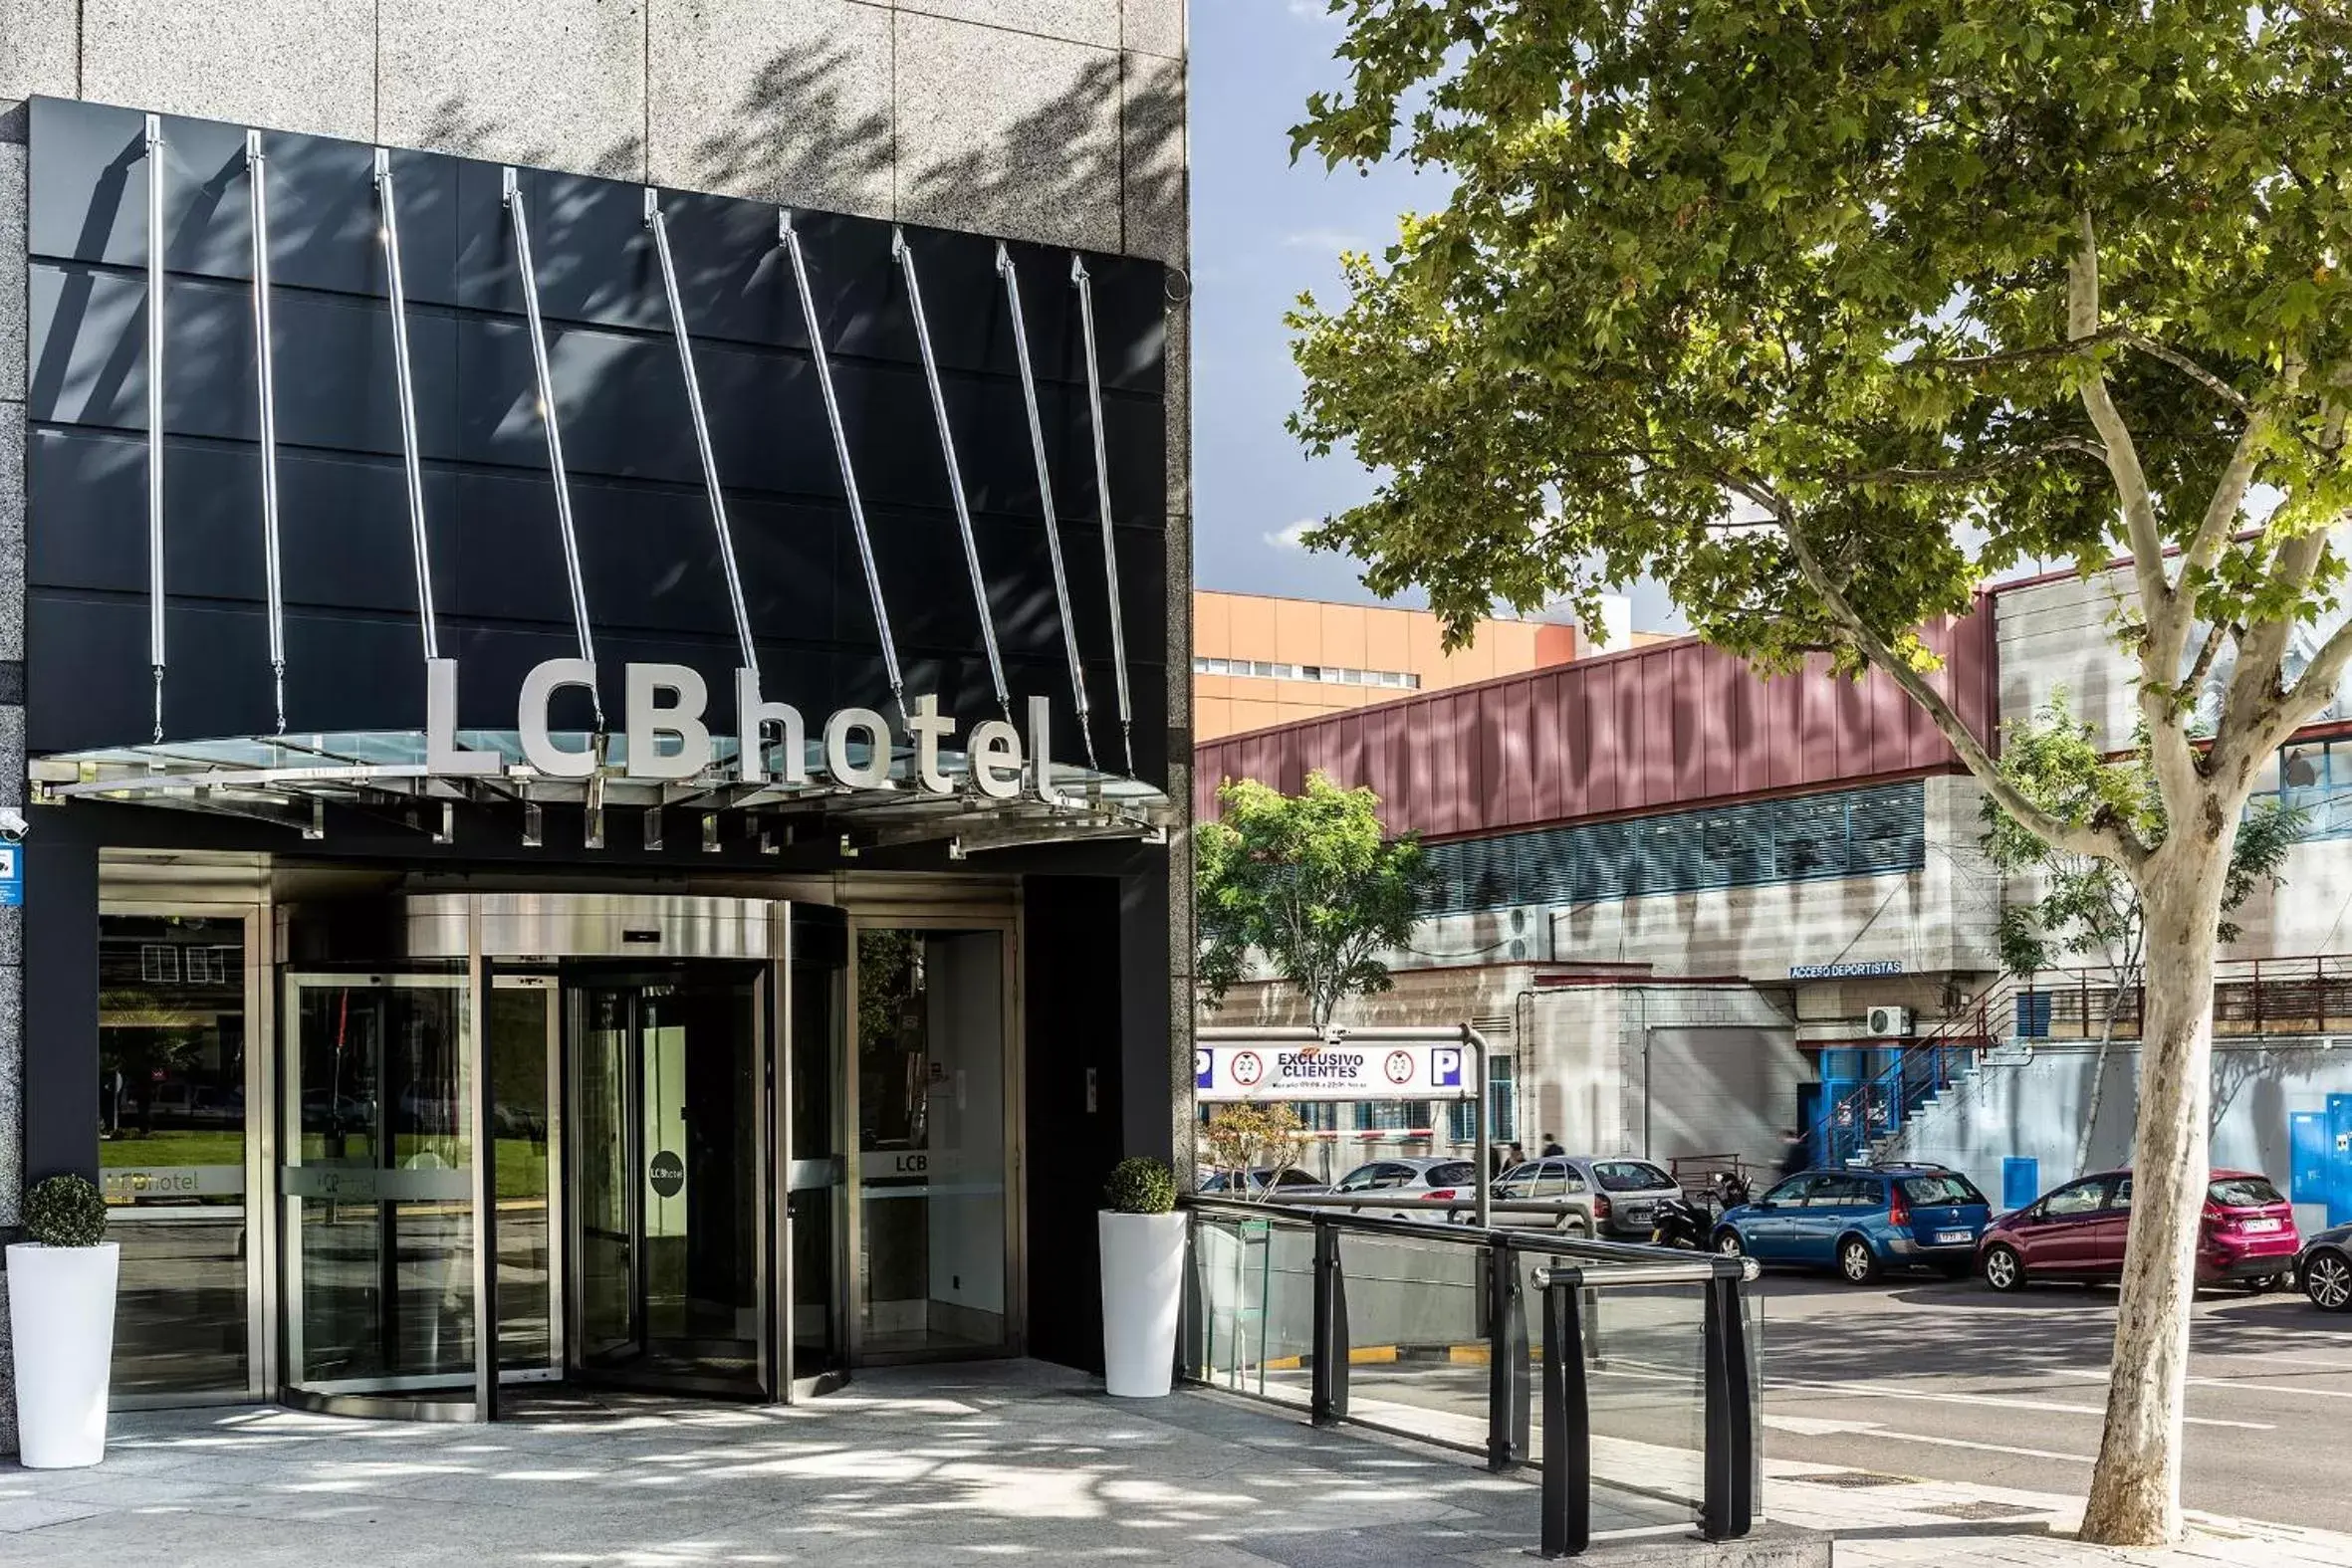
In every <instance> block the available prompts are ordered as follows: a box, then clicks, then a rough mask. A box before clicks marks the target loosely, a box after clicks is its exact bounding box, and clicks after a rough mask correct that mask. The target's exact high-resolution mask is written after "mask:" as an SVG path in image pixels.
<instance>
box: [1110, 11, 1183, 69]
mask: <svg viewBox="0 0 2352 1568" xmlns="http://www.w3.org/2000/svg"><path fill="white" fill-rule="evenodd" d="M1119 47H1121V48H1122V49H1135V50H1140V51H1142V52H1143V53H1144V54H1147V55H1166V56H1168V57H1170V58H1171V59H1178V60H1181V59H1182V58H1184V0H1119Z"/></svg>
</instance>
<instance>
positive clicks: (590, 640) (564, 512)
mask: <svg viewBox="0 0 2352 1568" xmlns="http://www.w3.org/2000/svg"><path fill="white" fill-rule="evenodd" d="M500 180H501V191H500V193H501V196H502V197H503V199H504V200H505V202H506V210H507V215H508V216H509V217H511V218H512V219H513V220H514V225H515V269H516V271H518V272H520V273H521V274H522V275H523V315H524V318H525V319H526V320H527V321H528V322H529V324H530V327H531V371H532V374H533V375H534V376H535V377H536V378H537V380H538V384H539V423H540V428H541V429H543V430H545V431H546V432H547V465H548V473H549V475H550V477H551V478H553V479H554V481H555V486H556V531H557V533H558V534H560V535H561V536H562V539H563V545H564V578H565V583H566V585H567V586H568V587H570V588H571V590H572V624H573V626H574V627H575V628H576V629H577V630H578V631H579V633H580V656H581V658H583V659H584V660H586V661H587V662H588V668H589V669H590V670H593V669H594V668H595V667H596V639H595V634H594V632H593V631H592V630H591V629H590V628H589V626H588V587H587V584H586V582H585V581H584V579H583V577H582V574H581V569H580V533H579V531H578V530H577V529H576V528H575V527H574V526H573V522H572V476H571V473H570V471H569V470H567V469H566V468H565V466H564V427H563V424H562V422H561V421H560V420H559V419H558V418H557V416H556V377H555V373H554V372H553V371H552V370H551V369H549V367H548V357H547V324H546V323H545V322H544V321H542V320H541V318H540V314H539V269H538V268H537V267H535V266H534V265H533V264H532V261H531V219H530V214H529V212H528V211H527V210H526V207H527V204H526V203H525V202H524V200H523V191H522V188H521V184H520V182H519V181H518V179H517V178H516V175H515V171H514V169H513V168H512V167H511V166H510V167H508V168H506V169H504V170H502V171H501V175H500ZM588 704H589V706H590V708H591V709H592V710H593V711H594V713H595V717H596V730H597V732H598V733H599V734H601V733H602V731H603V729H604V699H603V697H602V695H601V694H599V693H598V692H597V690H596V688H595V686H594V685H593V684H592V683H591V684H590V685H589V687H588Z"/></svg>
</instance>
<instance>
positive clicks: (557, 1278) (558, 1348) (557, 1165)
mask: <svg viewBox="0 0 2352 1568" xmlns="http://www.w3.org/2000/svg"><path fill="white" fill-rule="evenodd" d="M490 989H491V990H492V991H493V992H499V991H537V992H544V993H545V994H546V995H547V999H548V1006H547V1047H546V1048H547V1066H546V1072H547V1248H548V1255H547V1271H548V1361H547V1365H546V1366H544V1367H539V1366H532V1367H509V1366H506V1365H504V1363H503V1362H500V1363H499V1366H498V1381H499V1382H500V1384H501V1385H507V1384H515V1383H556V1382H561V1381H562V1380H563V1377H564V1368H565V1364H566V1363H565V1347H566V1346H567V1344H568V1343H569V1336H568V1335H567V1332H566V1330H567V1328H568V1326H569V1323H568V1319H569V1303H570V1300H571V1292H570V1291H569V1290H568V1289H567V1288H566V1285H567V1282H568V1279H569V1275H568V1273H567V1271H566V1270H567V1268H568V1266H569V1263H570V1254H571V1250H572V1249H571V1246H570V1244H569V1243H570V1228H569V1224H568V1220H569V1216H570V1213H571V1206H570V1205H569V1204H567V1203H566V1202H565V1187H566V1182H565V1165H564V1145H565V1137H564V988H563V987H562V985H560V984H559V983H558V981H557V979H556V977H555V976H554V975H549V974H511V973H510V974H498V973H495V972H493V973H492V974H491V976H490ZM482 1010H483V1025H482V1041H483V1045H484V1046H485V1051H484V1054H485V1056H487V1054H488V1051H487V1046H488V1044H489V1041H490V1025H489V1008H487V1007H485V1008H483V1009H482ZM483 1073H484V1076H485V1078H487V1076H488V1073H489V1063H488V1062H487V1061H485V1062H484V1063H483ZM484 1092H485V1093H486V1094H494V1091H492V1090H491V1089H489V1088H487V1087H486V1088H485V1091H484ZM492 1186H493V1193H492V1196H493V1200H494V1201H495V1198H496V1169H495V1167H493V1171H492ZM492 1266H493V1267H496V1266H497V1265H496V1264H495V1263H493V1264H492ZM501 1326H503V1325H493V1332H492V1333H491V1334H490V1335H489V1336H488V1337H489V1339H490V1342H491V1346H492V1352H491V1353H492V1356H493V1358H494V1359H496V1358H497V1357H498V1355H499V1352H498V1350H497V1344H498V1337H499V1336H498V1333H497V1331H496V1330H497V1329H498V1328H499V1327H501Z"/></svg>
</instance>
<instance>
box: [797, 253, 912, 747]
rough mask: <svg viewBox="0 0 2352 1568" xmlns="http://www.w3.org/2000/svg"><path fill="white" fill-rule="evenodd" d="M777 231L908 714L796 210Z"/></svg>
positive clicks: (891, 668) (894, 678)
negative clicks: (789, 262) (790, 267)
mask: <svg viewBox="0 0 2352 1568" xmlns="http://www.w3.org/2000/svg"><path fill="white" fill-rule="evenodd" d="M776 236H777V238H778V239H779V240H781V241H782V242H783V243H784V250H785V254H786V255H787V256H788V257H790V258H791V260H792V264H793V287H794V288H795V290H796V291H798V293H799V294H800V296H801V320H802V321H803V322H805V323H806V324H808V328H809V353H810V356H811V357H812V358H813V359H815V360H816V361H817V389H818V390H819V391H820V392H821V393H823V396H824V422H825V424H826V425H827V426H828V427H829V428H830V429H831V431H832V437H833V458H834V460H835V461H837V462H838V463H839V464H840V466H841V493H842V495H843V497H844V498H846V500H847V501H848V504H849V528H850V532H851V533H853V534H854V535H855V536H856V538H857V562H858V565H859V566H860V567H862V568H863V569H864V571H865V594H866V597H867V599H868V600H870V601H871V602H872V604H873V610H874V631H875V634H876V635H877V636H879V637H880V638H881V642H882V671H883V673H884V674H885V675H887V676H888V677H889V681H890V697H891V700H892V701H894V702H896V703H897V704H898V717H899V720H900V722H902V723H903V722H904V721H905V719H906V717H907V708H906V681H905V678H904V677H903V676H901V675H900V674H899V672H898V644H897V642H896V641H895V640H894V639H893V638H892V637H891V635H890V607H889V606H888V605H887V604H885V603H883V602H882V575H881V572H880V571H878V570H877V569H876V568H875V566H874V544H873V538H872V536H871V534H870V533H869V532H868V530H867V529H866V526H865V503H864V502H863V501H862V500H860V499H859V497H858V494H857V470H856V468H855V467H854V466H853V465H852V464H851V463H850V461H849V434H848V431H847V430H846V429H845V428H844V427H843V426H842V424H841V399H840V396H839V394H838V393H836V392H835V391H834V390H833V365H832V359H831V358H830V357H829V356H828V355H827V354H826V353H825V351H824V330H823V328H822V327H821V326H819V324H818V321H817V295H816V292H815V291H814V290H812V289H811V288H810V287H809V263H808V260H807V258H805V257H804V256H803V255H802V254H801V236H800V233H799V231H798V230H796V229H795V228H794V227H793V215H792V214H791V213H790V212H787V211H783V210H781V209H779V210H778V212H777V214H776Z"/></svg>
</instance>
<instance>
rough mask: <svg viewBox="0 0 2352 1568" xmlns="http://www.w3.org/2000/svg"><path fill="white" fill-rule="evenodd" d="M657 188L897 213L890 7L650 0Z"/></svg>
mask: <svg viewBox="0 0 2352 1568" xmlns="http://www.w3.org/2000/svg"><path fill="white" fill-rule="evenodd" d="M650 3H651V4H652V7H653V9H652V14H651V16H652V20H651V32H650V35H649V49H650V56H649V59H648V62H647V64H648V73H647V74H648V80H649V82H650V96H649V104H650V110H649V112H650V115H651V118H650V122H649V127H648V128H649V131H650V135H649V138H648V140H649V145H648V148H647V156H648V162H649V165H650V168H651V175H650V177H651V179H652V180H653V182H654V183H655V184H658V185H671V186H675V187H677V188H679V189H681V190H707V191H716V192H718V193H720V194H722V195H728V196H746V197H751V198H753V199H755V200H760V201H774V202H780V203H783V204H786V205H789V206H795V207H814V208H818V209H820V210H823V211H826V212H854V213H858V214H861V215H863V216H866V217H875V218H887V217H889V216H891V215H892V200H893V189H892V181H891V174H892V162H893V159H892V152H893V129H894V127H893V125H892V122H891V113H892V110H891V101H890V27H891V16H890V12H889V11H888V10H886V9H884V8H883V7H880V6H876V5H866V4H859V3H856V0H650Z"/></svg>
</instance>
